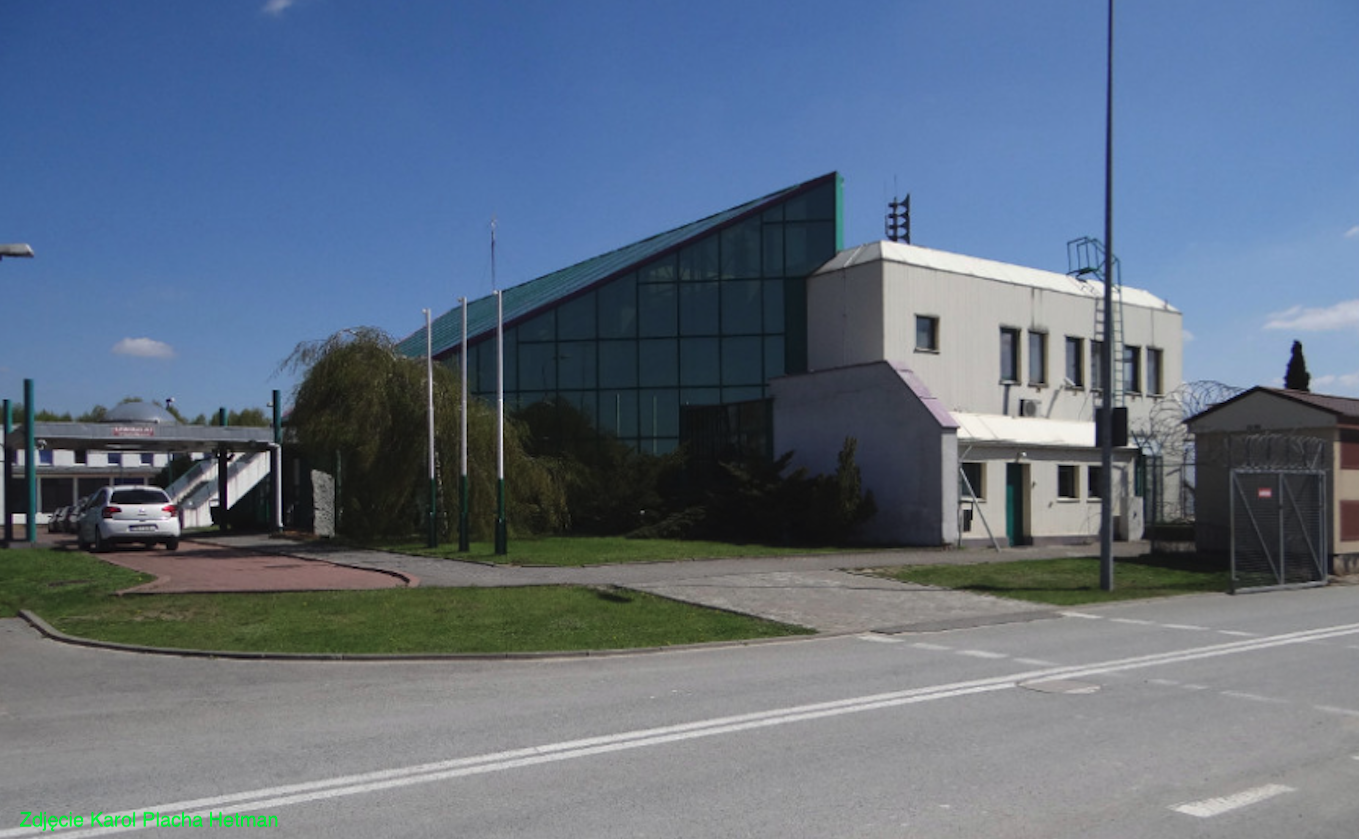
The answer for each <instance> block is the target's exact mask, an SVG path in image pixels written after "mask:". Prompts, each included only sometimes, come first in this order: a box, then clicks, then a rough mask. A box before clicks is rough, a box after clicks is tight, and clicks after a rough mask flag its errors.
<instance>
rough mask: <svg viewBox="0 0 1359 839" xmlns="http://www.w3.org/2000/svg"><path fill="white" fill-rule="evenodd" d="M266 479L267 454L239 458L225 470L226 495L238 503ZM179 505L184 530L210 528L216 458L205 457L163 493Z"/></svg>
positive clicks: (215, 488) (243, 455)
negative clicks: (167, 494)
mask: <svg viewBox="0 0 1359 839" xmlns="http://www.w3.org/2000/svg"><path fill="white" fill-rule="evenodd" d="M268 477H269V453H268V452H252V453H248V454H238V455H236V457H235V458H234V459H233V460H232V461H231V464H230V465H229V466H228V467H227V495H228V497H229V498H230V499H234V500H236V501H239V500H240V499H242V498H244V497H245V495H246V493H248V492H249V491H250V490H252V489H254V488H255V486H256V485H257V484H258V483H259V482H260V481H263V480H266V479H268ZM166 492H167V493H169V495H170V499H171V500H172V501H174V502H175V503H176V504H178V505H179V508H180V510H181V515H182V519H181V520H182V522H183V526H184V527H186V528H190V527H211V526H212V523H213V522H212V508H213V506H214V505H216V503H217V501H218V498H217V458H216V457H206V458H204V459H202V460H200V461H198V463H197V464H196V465H195V466H194V467H193V468H192V469H190V470H189V471H188V472H185V473H184V474H183V475H181V476H180V477H179V479H178V480H176V481H175V482H174V483H172V484H170V486H169V488H168V489H167V490H166Z"/></svg>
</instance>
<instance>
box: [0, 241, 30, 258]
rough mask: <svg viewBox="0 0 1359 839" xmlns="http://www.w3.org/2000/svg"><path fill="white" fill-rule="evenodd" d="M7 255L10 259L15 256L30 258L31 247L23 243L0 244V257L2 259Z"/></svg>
mask: <svg viewBox="0 0 1359 839" xmlns="http://www.w3.org/2000/svg"><path fill="white" fill-rule="evenodd" d="M7 256H8V257H10V258H11V259H14V258H16V257H17V258H19V259H32V258H33V248H31V247H30V246H28V245H25V244H11V245H0V259H4V258H5V257H7Z"/></svg>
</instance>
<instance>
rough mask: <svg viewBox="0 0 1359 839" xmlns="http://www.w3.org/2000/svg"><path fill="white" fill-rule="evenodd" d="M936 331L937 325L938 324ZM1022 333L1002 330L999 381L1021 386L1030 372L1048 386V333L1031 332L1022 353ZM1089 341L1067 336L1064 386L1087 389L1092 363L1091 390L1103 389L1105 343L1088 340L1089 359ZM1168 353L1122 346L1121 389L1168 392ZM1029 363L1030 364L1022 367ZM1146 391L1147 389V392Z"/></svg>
mask: <svg viewBox="0 0 1359 839" xmlns="http://www.w3.org/2000/svg"><path fill="white" fill-rule="evenodd" d="M935 328H936V330H937V328H938V327H937V323H936V325H935ZM1023 332H1024V331H1023V330H1021V329H1019V328H1018V327H1010V326H1002V327H1001V328H1000V379H1001V381H1002V382H1006V383H1016V384H1017V383H1019V382H1021V381H1022V379H1021V371H1027V373H1028V383H1029V384H1030V385H1046V384H1048V383H1049V381H1048V333H1046V332H1042V331H1039V330H1033V329H1031V330H1029V331H1028V342H1027V349H1026V351H1025V353H1024V354H1021V345H1022V339H1023ZM1086 343H1087V339H1085V338H1080V337H1076V336H1073V335H1068V336H1066V342H1065V350H1066V367H1065V375H1064V377H1063V379H1062V384H1063V385H1065V386H1066V387H1072V388H1084V387H1085V386H1086V381H1087V377H1086V369H1087V367H1086V364H1087V358H1088V363H1089V368H1088V369H1089V370H1090V376H1089V377H1088V378H1089V383H1090V388H1091V389H1092V390H1103V389H1104V342H1103V341H1096V340H1094V339H1090V340H1089V344H1090V352H1089V355H1088V356H1087V354H1086V351H1085V345H1086ZM1164 359H1165V353H1164V351H1163V350H1162V349H1160V348H1159V347H1146V348H1145V351H1144V348H1143V347H1139V346H1136V345H1133V344H1124V345H1123V357H1122V359H1120V364H1121V366H1120V368H1119V370H1118V372H1119V374H1120V378H1119V386H1120V387H1121V388H1122V390H1123V392H1125V393H1147V394H1151V395H1153V396H1161V395H1163V394H1164V393H1165V369H1164V363H1165V362H1164ZM1025 360H1027V364H1026V365H1025V364H1023V363H1022V362H1024V361H1025ZM1144 388H1145V389H1144Z"/></svg>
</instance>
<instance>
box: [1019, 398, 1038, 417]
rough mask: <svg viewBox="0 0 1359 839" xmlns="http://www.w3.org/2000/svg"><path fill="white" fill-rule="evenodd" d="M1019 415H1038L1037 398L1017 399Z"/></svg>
mask: <svg viewBox="0 0 1359 839" xmlns="http://www.w3.org/2000/svg"><path fill="white" fill-rule="evenodd" d="M1019 415H1020V416H1021V417H1036V416H1038V400H1036V399H1021V400H1019Z"/></svg>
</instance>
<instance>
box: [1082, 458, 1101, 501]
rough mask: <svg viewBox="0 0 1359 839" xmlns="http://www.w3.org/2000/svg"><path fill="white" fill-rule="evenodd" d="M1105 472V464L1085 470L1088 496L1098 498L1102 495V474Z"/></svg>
mask: <svg viewBox="0 0 1359 839" xmlns="http://www.w3.org/2000/svg"><path fill="white" fill-rule="evenodd" d="M1103 472H1104V467H1103V466H1090V467H1087V468H1086V470H1085V494H1086V496H1087V497H1089V498H1092V499H1096V500H1098V499H1099V498H1100V497H1101V496H1100V487H1102V486H1103V484H1101V483H1100V480H1099V479H1100V475H1101V474H1102V473H1103Z"/></svg>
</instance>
